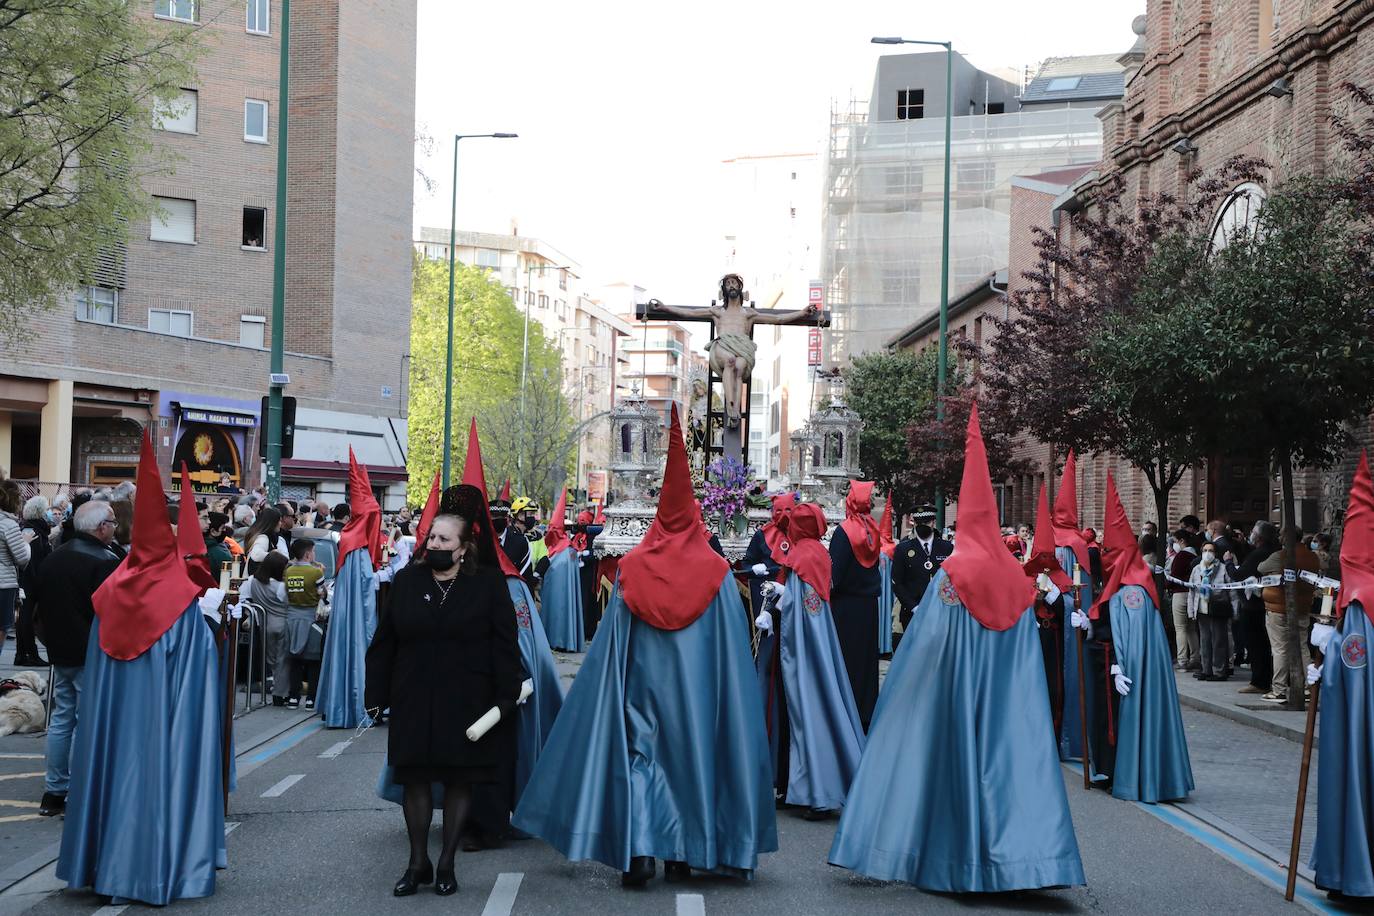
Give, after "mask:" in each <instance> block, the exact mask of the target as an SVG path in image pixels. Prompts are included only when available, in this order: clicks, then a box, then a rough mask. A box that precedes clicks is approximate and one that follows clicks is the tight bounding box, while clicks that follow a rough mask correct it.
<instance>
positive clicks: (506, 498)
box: [474, 421, 510, 502]
mask: <svg viewBox="0 0 1374 916" xmlns="http://www.w3.org/2000/svg"><path fill="white" fill-rule="evenodd" d="M474 422H476V421H474ZM496 498H497V499H498V500H501V501H502V502H510V478H509V477H507V478H506V482H505V483H504V484H502V485H501V495H500V496H498V497H496Z"/></svg>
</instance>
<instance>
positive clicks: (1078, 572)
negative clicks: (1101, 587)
mask: <svg viewBox="0 0 1374 916" xmlns="http://www.w3.org/2000/svg"><path fill="white" fill-rule="evenodd" d="M1082 600H1083V570H1082V567H1080V566H1079V565H1078V564H1077V563H1075V564H1074V567H1073V606H1074V607H1075V608H1077V609H1078V613H1080V614H1085V613H1087V612H1086V611H1084V610H1083V607H1082ZM1074 630H1075V631H1076V632H1077V640H1078V725H1079V728H1081V729H1082V731H1083V788H1085V789H1091V788H1092V787H1093V780H1092V775H1091V770H1092V766H1091V764H1090V761H1089V758H1088V699H1087V689H1088V688H1087V678H1086V677H1085V675H1084V673H1083V672H1084V669H1083V642H1084V640H1083V631H1082V630H1081V629H1079V628H1078V627H1074Z"/></svg>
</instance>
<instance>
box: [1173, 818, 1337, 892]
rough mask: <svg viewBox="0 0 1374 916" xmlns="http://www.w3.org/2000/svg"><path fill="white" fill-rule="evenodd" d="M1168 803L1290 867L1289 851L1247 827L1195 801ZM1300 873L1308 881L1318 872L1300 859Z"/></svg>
mask: <svg viewBox="0 0 1374 916" xmlns="http://www.w3.org/2000/svg"><path fill="white" fill-rule="evenodd" d="M1166 804H1168V805H1169V807H1171V808H1176V809H1177V810H1179V811H1182V812H1183V813H1185V814H1187V815H1189V816H1190V817H1192V818H1195V819H1196V820H1199V821H1201V822H1202V823H1204V824H1206V825H1207V826H1209V827H1211V828H1212V829H1213V830H1216V831H1219V832H1220V833H1223V834H1225V835H1226V836H1229V837H1230V838H1231V839H1233V840H1235V841H1236V842H1238V843H1240V844H1242V845H1244V846H1248V847H1250V848H1251V849H1253V850H1254V851H1255V852H1257V853H1259V854H1260V855H1261V856H1264V858H1266V859H1268V860H1269V861H1271V862H1273V863H1274V864H1275V865H1277V866H1279V867H1280V868H1283V869H1287V868H1288V852H1286V851H1284V850H1281V849H1278V848H1276V847H1274V846H1272V845H1270V844H1269V843H1266V842H1265V841H1264V840H1261V839H1260V838H1259V837H1257V836H1255V835H1254V834H1253V833H1251V832H1250V831H1248V830H1246V829H1245V828H1243V827H1237V826H1236V825H1235V824H1233V823H1231V822H1230V821H1228V820H1226V819H1225V818H1222V817H1219V816H1218V815H1216V814H1213V813H1212V812H1211V811H1209V810H1207V809H1206V808H1203V807H1202V806H1200V805H1198V804H1197V803H1195V802H1188V801H1177V802H1167V803H1166ZM1298 874H1299V875H1300V876H1301V877H1303V878H1305V879H1307V881H1308V882H1313V881H1315V880H1316V877H1317V875H1316V872H1314V871H1313V870H1312V866H1310V865H1308V864H1307V863H1305V862H1303V861H1302V860H1301V859H1299V860H1298Z"/></svg>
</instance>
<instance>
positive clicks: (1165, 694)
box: [1103, 585, 1193, 804]
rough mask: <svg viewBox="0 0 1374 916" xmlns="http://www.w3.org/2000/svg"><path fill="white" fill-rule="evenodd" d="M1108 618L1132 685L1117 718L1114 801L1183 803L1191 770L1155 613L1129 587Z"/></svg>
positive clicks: (1136, 589) (1175, 690)
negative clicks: (1177, 800) (1172, 801)
mask: <svg viewBox="0 0 1374 916" xmlns="http://www.w3.org/2000/svg"><path fill="white" fill-rule="evenodd" d="M1110 613H1111V627H1112V643H1113V646H1114V648H1115V653H1114V654H1115V657H1116V663H1117V664H1118V665H1120V666H1121V673H1122V674H1124V675H1126V677H1128V678H1130V679H1131V692H1130V693H1128V694H1127V695H1126V696H1124V697H1122V698H1121V703H1120V707H1119V711H1118V713H1117V716H1118V719H1117V722H1116V763H1115V765H1114V766H1113V767H1112V773H1111V775H1112V795H1114V796H1116V797H1117V798H1123V799H1126V800H1128V801H1142V802H1148V803H1150V804H1154V803H1155V802H1161V801H1170V800H1173V799H1177V798H1184V797H1186V796H1187V795H1188V793H1189V792H1191V791H1193V767H1192V764H1191V763H1190V762H1189V760H1188V739H1187V738H1186V737H1184V734H1183V713H1182V712H1181V711H1180V709H1179V705H1178V684H1177V682H1176V681H1175V680H1174V661H1173V656H1172V654H1170V652H1169V642H1168V640H1167V639H1166V638H1165V636H1164V625H1163V623H1161V621H1160V619H1159V612H1158V611H1156V610H1155V605H1154V602H1153V601H1151V600H1150V596H1149V594H1148V593H1147V592H1146V591H1145V589H1143V588H1141V587H1140V586H1139V585H1127V586H1123V587H1122V588H1121V590H1120V591H1118V592H1117V593H1116V594H1115V595H1113V596H1112V600H1111V609H1110ZM1103 689H1104V690H1105V689H1106V679H1105V678H1104V679H1103Z"/></svg>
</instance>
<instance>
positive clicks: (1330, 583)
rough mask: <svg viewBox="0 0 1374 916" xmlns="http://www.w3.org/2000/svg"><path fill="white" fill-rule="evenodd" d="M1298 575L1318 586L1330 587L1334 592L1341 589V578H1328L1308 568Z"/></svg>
mask: <svg viewBox="0 0 1374 916" xmlns="http://www.w3.org/2000/svg"><path fill="white" fill-rule="evenodd" d="M1298 575H1299V576H1300V577H1301V578H1302V581H1304V582H1307V583H1309V584H1311V585H1315V586H1316V587H1317V588H1329V589H1331V590H1332V591H1333V592H1338V591H1340V590H1341V580H1340V579H1328V578H1327V577H1326V576H1323V575H1321V574H1320V573H1314V572H1308V571H1307V570H1303V571H1302V572H1301V573H1299V574H1298Z"/></svg>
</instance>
